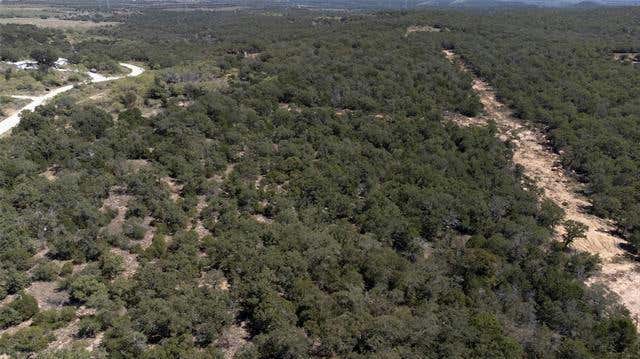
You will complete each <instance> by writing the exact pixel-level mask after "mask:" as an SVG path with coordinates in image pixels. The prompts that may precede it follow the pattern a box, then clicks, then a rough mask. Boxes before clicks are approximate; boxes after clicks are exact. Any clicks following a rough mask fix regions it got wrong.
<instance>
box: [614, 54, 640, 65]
mask: <svg viewBox="0 0 640 359" xmlns="http://www.w3.org/2000/svg"><path fill="white" fill-rule="evenodd" d="M613 59H614V60H617V61H620V62H633V63H638V62H640V52H614V53H613Z"/></svg>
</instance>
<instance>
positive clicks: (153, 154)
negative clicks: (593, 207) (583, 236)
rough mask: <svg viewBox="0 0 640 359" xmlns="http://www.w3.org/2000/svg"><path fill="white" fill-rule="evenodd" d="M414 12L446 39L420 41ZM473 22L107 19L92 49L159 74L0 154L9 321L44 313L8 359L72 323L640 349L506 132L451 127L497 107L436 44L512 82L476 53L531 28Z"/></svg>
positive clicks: (341, 348) (86, 46)
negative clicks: (39, 293) (514, 30)
mask: <svg viewBox="0 0 640 359" xmlns="http://www.w3.org/2000/svg"><path fill="white" fill-rule="evenodd" d="M521 16H523V17H526V16H525V15H521ZM562 16H566V17H561V15H558V17H550V19H567V20H565V21H566V22H569V23H571V24H573V23H575V22H577V21H578V20H576V19H575V17H574V16H577V15H574V14H566V15H562ZM416 19H421V20H425V19H428V20H429V21H434V22H435V21H436V20H437V19H439V20H438V21H440V23H445V22H446V24H447V26H448V27H450V28H451V29H452V31H451V32H450V33H447V32H442V33H429V34H426V33H423V34H417V35H416V36H411V37H404V33H405V29H406V26H405V25H406V24H407V23H413V22H415V21H416ZM478 19H479V18H477V17H476V15H471V14H465V13H432V14H396V13H391V14H387V13H379V14H366V15H364V14H363V15H353V16H348V17H347V16H345V17H344V18H338V19H335V18H325V17H319V15H318V14H316V13H307V12H297V11H296V12H291V13H285V14H283V16H282V17H280V16H272V15H269V14H264V13H257V12H241V13H239V14H222V13H206V14H203V13H197V12H196V13H173V12H155V11H152V12H144V13H142V14H140V15H139V16H135V17H132V18H130V19H129V20H128V21H127V23H126V24H124V25H123V26H121V27H119V28H116V29H102V30H94V31H95V33H100V34H101V35H102V36H103V37H107V38H110V39H111V40H104V39H103V37H98V36H96V37H88V38H87V39H86V41H84V42H82V43H80V44H77V49H78V51H79V53H80V54H82V53H89V52H94V53H97V54H99V55H100V56H104V58H105V59H108V60H110V61H115V60H131V59H134V60H140V61H145V62H146V64H147V66H148V67H149V68H153V69H155V71H152V72H151V73H150V74H149V75H148V76H151V77H152V79H150V80H149V81H147V82H148V83H145V86H146V91H145V92H144V93H133V96H134V97H133V98H132V99H131V100H127V101H125V102H127V106H126V107H127V108H126V109H123V110H121V111H115V112H114V113H111V112H109V111H107V110H106V109H101V108H98V107H96V106H95V105H92V104H91V103H90V102H87V101H83V102H80V101H78V103H75V102H74V101H72V98H67V97H63V98H59V99H58V100H57V101H56V102H53V103H51V104H48V105H46V106H41V107H39V108H38V110H37V111H36V112H34V113H29V114H26V115H25V116H24V118H23V120H22V121H21V123H20V125H19V126H18V127H17V128H16V129H15V130H14V131H13V133H12V134H11V136H10V137H7V138H3V139H2V140H1V141H0V183H1V184H2V186H0V213H1V215H0V299H1V298H4V297H6V296H8V295H15V298H13V300H12V301H11V304H10V305H8V306H7V307H3V309H2V310H1V311H0V326H2V327H7V326H10V325H14V324H15V323H22V322H24V321H26V320H28V319H30V318H34V319H33V322H32V323H31V325H30V326H25V327H24V328H22V329H20V330H18V331H16V332H15V333H10V334H4V335H2V336H0V352H2V353H8V354H11V355H25V354H26V353H29V352H42V351H43V350H44V349H45V348H46V347H47V345H48V343H49V342H51V341H52V340H53V337H52V336H53V335H54V333H57V332H56V329H58V328H61V327H63V326H65V325H68V324H69V323H70V322H71V323H75V324H74V325H76V326H77V330H76V334H75V339H76V340H88V339H91V338H93V337H97V336H98V335H100V337H101V338H102V339H101V343H100V345H99V346H98V348H97V349H96V353H97V354H99V355H105V356H107V357H112V358H137V357H148V358H165V357H218V356H220V355H222V352H223V351H229V350H231V349H233V350H235V351H236V352H235V354H236V357H238V358H307V357H345V358H370V357H377V358H387V357H389V358H414V357H420V358H422V357H427V358H453V357H462V358H518V357H528V358H538V357H545V358H546V357H555V358H579V357H583V358H630V357H637V356H638V355H640V352H639V346H638V345H639V344H638V340H637V333H636V330H635V326H634V323H633V322H632V320H631V319H630V318H629V315H628V312H627V311H626V309H624V308H623V307H622V306H621V305H620V304H618V302H617V301H616V298H612V297H611V295H610V294H608V293H606V292H605V291H604V289H602V288H599V287H598V286H591V287H589V286H586V285H585V284H584V282H585V280H586V279H588V278H589V276H590V275H591V274H592V273H593V272H594V271H595V270H596V269H597V258H594V257H591V256H589V255H586V254H583V253H577V252H572V251H567V250H565V248H564V246H563V245H562V244H561V243H558V242H555V241H553V239H552V232H553V227H554V226H555V225H556V224H559V223H561V222H562V215H561V211H560V210H559V208H557V207H555V206H554V205H553V204H552V203H549V202H548V201H547V202H539V201H538V198H537V194H536V193H535V192H534V191H529V190H525V189H524V188H525V187H528V188H531V187H529V186H527V184H528V180H527V179H525V178H523V177H522V174H521V173H520V171H519V169H518V168H515V167H514V166H513V163H512V161H511V149H510V147H509V145H508V144H505V143H502V142H500V141H499V140H498V139H497V138H496V136H495V134H496V128H495V127H494V126H492V125H490V126H487V127H469V128H460V127H457V126H455V125H453V124H451V123H448V122H445V121H443V118H442V113H443V112H444V111H450V112H459V113H463V114H467V115H473V114H476V113H477V112H478V111H480V109H481V105H480V103H479V101H478V98H477V96H476V95H475V94H474V92H473V91H472V88H471V81H470V80H471V79H470V77H469V75H467V74H465V73H463V72H461V71H459V70H458V69H456V68H455V67H454V66H453V65H452V64H450V63H449V62H448V61H447V60H446V59H445V58H444V57H442V55H441V48H442V45H443V42H448V43H449V44H455V46H456V47H459V48H460V49H461V51H462V53H463V54H464V55H465V56H469V58H470V59H471V60H472V62H473V60H474V59H475V58H474V57H472V56H471V53H473V49H474V48H475V46H483V45H484V46H486V48H484V49H483V50H482V52H481V53H479V54H478V55H476V56H477V58H478V59H479V60H477V62H473V63H474V64H475V65H476V66H477V67H478V71H487V73H488V74H487V76H498V75H497V73H502V70H499V68H498V65H493V63H492V62H489V60H480V59H484V58H485V57H487V58H488V59H491V58H493V61H496V62H497V61H503V60H499V59H509V58H510V57H507V56H503V57H500V55H499V54H500V52H499V51H502V49H501V48H500V46H502V45H500V44H501V42H500V41H495V39H496V38H497V37H499V36H507V35H509V34H510V32H509V31H510V30H509V29H510V28H511V27H516V25H515V24H517V21H516V20H513V22H509V23H506V24H504V25H502V26H497V25H496V23H497V22H499V19H501V17H499V16H497V15H496V16H495V17H489V19H493V20H494V22H493V23H492V26H496V27H495V28H492V27H491V26H489V25H487V24H482V21H480V20H478ZM578 19H579V17H578ZM531 21H533V20H531ZM549 21H553V20H549ZM558 21H560V20H558ZM591 21H592V22H596V21H598V20H597V19H594V20H591ZM563 23H564V22H561V23H559V24H555V25H554V26H557V27H561V26H562V24H563ZM482 26H485V27H482ZM518 26H523V25H522V24H520V25H518ZM470 28H478V30H477V31H475V32H469V31H467V29H470ZM489 28H491V30H488V29H489ZM549 28H553V26H552V25H551V24H550V25H549ZM131 30H134V31H131ZM520 31H522V32H525V31H526V29H522V30H520ZM540 31H541V30H540ZM556 31H558V34H559V33H560V30H556ZM565 31H567V32H571V31H570V29H569V30H566V29H565ZM536 34H539V31H532V32H531V34H529V35H527V36H530V37H531V40H528V41H531V43H532V44H535V46H541V47H543V46H551V45H549V44H550V43H551V41H549V42H548V43H547V42H545V41H547V40H544V41H542V40H538V38H536V37H535V35H536ZM522 36H525V35H522ZM557 36H558V37H559V35H557ZM594 36H595V35H594ZM514 39H519V38H517V37H515V38H514ZM474 41H475V42H474ZM513 41H514V44H511V45H509V46H516V44H515V43H516V42H517V41H516V40H513ZM558 41H559V40H558ZM504 46H507V45H504ZM532 46H534V45H532ZM576 46H577V45H576ZM492 51H495V55H492V54H493V52H492ZM492 56H493V57H492ZM541 56H542V55H541ZM544 56H547V57H549V58H550V59H549V61H550V64H549V65H548V66H552V65H551V64H554V62H553V61H554V60H553V58H554V57H555V56H556V55H555V54H554V55H553V56H552V55H544ZM603 56H604V53H603ZM536 58H537V57H535V56H528V57H527V56H523V57H522V61H525V60H526V61H536ZM605 60H606V61H610V60H609V59H604V58H603V60H602V62H598V63H601V64H602V66H605V64H607V65H606V66H609V67H610V68H614V69H617V67H621V68H622V67H623V65H619V64H616V63H613V62H611V63H609V62H605ZM539 61H542V60H539ZM576 61H578V60H576ZM514 62H515V63H514V64H513V68H514V69H516V70H517V71H514V73H515V74H523V73H524V71H526V70H525V69H523V68H522V66H520V65H518V62H517V61H514ZM594 62H596V60H594ZM494 66H495V67H494ZM558 66H559V65H558ZM563 66H564V65H563ZM484 67H486V68H487V70H482V68H484ZM488 69H493V70H492V71H495V72H496V75H490V74H493V72H489V71H490V70H488ZM532 71H533V70H532ZM558 71H559V70H558ZM611 71H618V70H611ZM619 71H621V72H622V71H627V70H626V69H625V70H619ZM629 71H630V70H629ZM552 74H553V72H552ZM535 75H536V76H537V77H540V78H542V79H544V76H542V75H540V74H539V73H537V72H536V73H535ZM501 76H506V75H501ZM514 76H516V75H514ZM521 76H524V75H521ZM590 76H595V75H594V74H592V73H590ZM610 76H611V77H614V74H610ZM616 76H617V75H616ZM542 79H540V81H542ZM592 81H596V80H592ZM504 82H508V81H507V80H503V81H497V85H498V86H499V88H500V90H501V94H502V95H503V96H505V97H506V98H508V99H510V102H512V103H513V104H514V106H516V108H518V109H521V107H519V105H518V103H517V101H516V100H515V97H513V99H511V97H509V96H508V94H509V92H508V90H506V87H505V89H504V90H503V87H502V86H507V85H504ZM567 86H573V88H574V89H575V88H576V86H577V85H575V84H573V85H571V83H568V84H567ZM535 88H536V87H535V86H531V87H529V86H522V90H521V91H523V92H525V93H528V92H529V91H534V90H533V89H535ZM83 91H84V90H83ZM549 91H551V90H550V89H549ZM503 92H504V93H503ZM543 93H544V92H543ZM567 93H568V92H567ZM603 93H604V92H603ZM135 96H141V97H143V98H144V99H143V100H141V101H137V97H135ZM531 101H534V100H531ZM535 101H537V99H536V100H535ZM554 101H555V100H554ZM576 101H577V99H576ZM630 101H631V100H630ZM566 103H567V101H558V106H560V105H561V104H565V105H566ZM632 103H633V102H630V103H629V106H631V105H632ZM150 104H159V106H161V110H160V111H159V112H158V113H155V114H151V115H148V114H147V115H146V116H143V112H142V111H141V110H140V109H138V108H137V107H140V106H148V105H150ZM532 106H533V111H538V110H539V109H543V108H545V107H544V106H542V105H540V104H539V103H538V102H535V104H532ZM585 106H588V104H586V105H585ZM553 109H554V108H553V107H551V108H549V109H548V110H549V111H551V110H553ZM143 110H144V108H143ZM631 110H632V107H629V111H631ZM521 111H522V110H521ZM540 111H542V110H540ZM554 111H555V110H554ZM558 111H559V110H558ZM585 111H586V110H585ZM594 111H596V112H597V109H594ZM616 111H622V109H620V108H618V110H616ZM613 112H615V111H613ZM609 113H612V111H611V110H610V111H608V112H607V115H606V116H603V117H602V118H603V119H606V118H608V117H607V116H609ZM618 115H619V118H627V120H628V122H626V123H627V124H628V125H629V126H630V129H631V130H633V129H634V128H635V127H633V126H635V125H634V123H633V122H632V121H631V115H628V116H627V117H625V116H624V115H621V114H620V113H619V112H618ZM618 115H616V116H618ZM523 116H525V115H523ZM585 116H587V115H585ZM525 117H526V116H525ZM580 118H582V117H580ZM585 118H586V117H585ZM589 119H591V117H589ZM594 121H595V120H594ZM612 123H613V122H612ZM621 126H622V125H621ZM562 128H565V127H562ZM567 131H570V128H569V127H568V128H567ZM570 133H571V132H567V133H566V134H565V135H567V136H568V134H570ZM612 138H615V139H612V141H619V142H618V143H619V144H620V145H621V146H632V144H631V143H630V142H628V143H627V142H625V141H626V140H623V139H620V138H617V137H612ZM625 144H626V145H625ZM621 151H622V153H624V156H630V155H628V154H627V153H628V152H626V151H625V150H624V148H623V149H622V150H621ZM629 161H630V164H629V166H630V167H629V168H628V169H629V170H631V169H632V168H633V166H634V165H635V166H637V164H636V163H635V162H633V161H631V160H630V159H629ZM52 174H53V175H52ZM636 174H637V172H636ZM621 180H622V179H621ZM598 193H603V192H598ZM594 198H595V195H594ZM611 198H616V197H611ZM109 203H111V207H110V206H108V205H107V204H109ZM122 203H124V204H122ZM118 206H120V207H122V208H121V209H122V211H121V212H120V211H119V210H120V209H119V208H117V207H118ZM118 226H119V227H118ZM42 248H46V253H45V254H44V255H42V256H37V255H36V254H37V253H39V251H40V250H41V249H42ZM34 256H35V257H34ZM46 263H49V264H51V265H53V267H51V266H50V267H48V268H46V267H45V268H41V266H43V265H45V264H46ZM32 268H38V270H37V271H36V270H33V271H32V270H31V269H32ZM45 280H48V281H55V282H56V283H58V287H59V288H58V289H57V290H59V291H62V292H64V293H67V294H68V300H67V301H66V303H65V305H66V307H61V308H56V309H53V310H43V309H42V308H40V309H39V310H38V309H37V302H36V308H34V306H33V303H34V300H33V298H31V297H30V296H29V295H28V294H25V293H24V292H23V290H24V289H25V288H29V286H30V284H31V283H32V282H36V281H45ZM66 308H73V309H66ZM75 308H83V313H81V311H80V310H78V311H75ZM85 309H87V310H85ZM87 312H88V314H87ZM75 319H77V321H75ZM234 333H235V334H234ZM237 341H240V343H241V344H242V345H235V344H233V343H234V342H237ZM234 345H235V346H234ZM73 352H74V351H69V350H63V351H58V352H49V353H48V354H46V355H53V357H76V356H77V357H83V355H84V354H86V353H84V352H82V351H80V350H77V351H75V352H77V354H71V353H73ZM45 357H46V356H45Z"/></svg>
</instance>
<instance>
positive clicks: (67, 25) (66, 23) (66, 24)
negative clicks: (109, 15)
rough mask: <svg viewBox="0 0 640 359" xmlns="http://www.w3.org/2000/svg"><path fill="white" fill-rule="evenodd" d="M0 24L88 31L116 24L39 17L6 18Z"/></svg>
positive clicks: (1, 19)
mask: <svg viewBox="0 0 640 359" xmlns="http://www.w3.org/2000/svg"><path fill="white" fill-rule="evenodd" d="M0 24H18V25H35V26H38V27H44V28H51V29H72V30H89V29H93V28H96V27H102V26H115V25H118V24H120V23H118V22H108V21H105V22H93V21H83V20H63V19H55V18H48V19H41V18H39V17H8V18H0Z"/></svg>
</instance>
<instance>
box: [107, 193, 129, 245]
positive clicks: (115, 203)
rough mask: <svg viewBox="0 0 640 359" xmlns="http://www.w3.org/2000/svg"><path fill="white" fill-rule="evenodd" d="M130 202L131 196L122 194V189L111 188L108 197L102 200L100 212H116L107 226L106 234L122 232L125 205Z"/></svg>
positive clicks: (125, 211) (125, 210)
mask: <svg viewBox="0 0 640 359" xmlns="http://www.w3.org/2000/svg"><path fill="white" fill-rule="evenodd" d="M130 200H131V196H130V195H127V194H125V193H124V189H123V188H120V187H115V188H112V189H111V191H109V197H107V199H105V200H104V202H103V203H102V207H101V208H100V211H102V212H105V211H106V210H107V209H111V210H114V211H116V216H115V217H114V218H113V219H112V220H111V222H109V224H108V225H107V232H108V233H110V234H118V233H121V232H122V225H123V224H124V220H125V215H126V213H127V204H128V203H129V201H130Z"/></svg>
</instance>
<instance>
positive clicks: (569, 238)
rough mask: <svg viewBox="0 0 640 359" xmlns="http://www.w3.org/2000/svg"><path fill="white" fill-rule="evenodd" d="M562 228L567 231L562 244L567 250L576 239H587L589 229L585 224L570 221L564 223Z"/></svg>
mask: <svg viewBox="0 0 640 359" xmlns="http://www.w3.org/2000/svg"><path fill="white" fill-rule="evenodd" d="M562 226H563V227H564V231H565V232H564V234H563V235H562V242H563V243H564V247H565V248H568V247H569V246H570V245H571V243H573V242H574V241H575V240H576V239H581V238H587V230H589V227H588V226H587V225H586V224H584V223H580V222H578V221H574V220H571V219H569V220H566V221H564V223H562Z"/></svg>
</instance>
